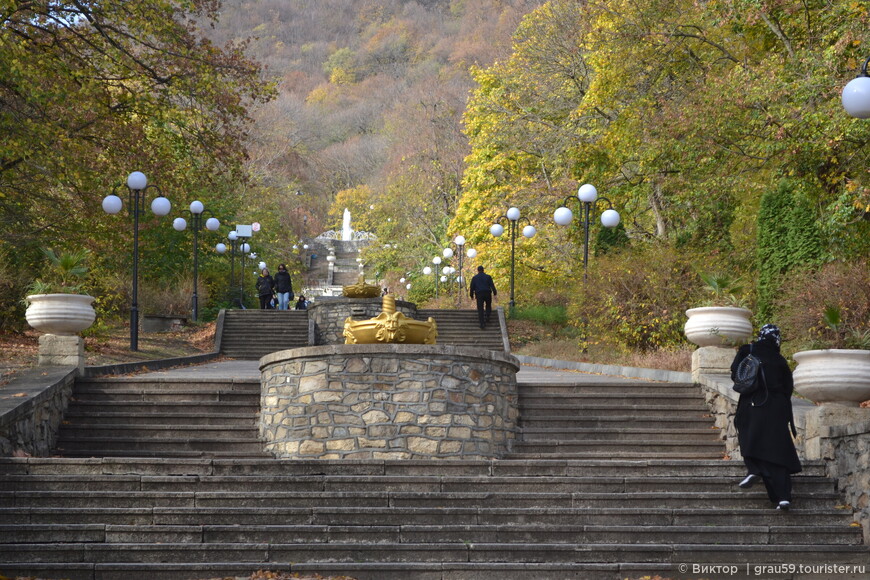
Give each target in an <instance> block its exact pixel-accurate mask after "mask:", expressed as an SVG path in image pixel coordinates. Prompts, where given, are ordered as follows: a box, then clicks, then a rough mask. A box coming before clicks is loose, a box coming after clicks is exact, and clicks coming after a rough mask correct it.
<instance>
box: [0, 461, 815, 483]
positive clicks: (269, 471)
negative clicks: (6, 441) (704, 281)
mask: <svg viewBox="0 0 870 580" xmlns="http://www.w3.org/2000/svg"><path fill="white" fill-rule="evenodd" d="M802 467H803V471H802V472H801V473H800V474H798V475H796V476H795V480H796V481H800V480H801V479H802V478H804V477H810V476H811V477H824V475H825V466H824V463H823V462H821V461H804V462H803V464H802ZM0 474H2V475H7V474H8V475H80V474H87V475H141V476H152V475H200V476H209V475H215V476H239V475H254V476H280V477H286V476H298V475H330V474H331V475H343V476H347V475H369V476H373V475H385V476H399V475H405V476H423V475H434V476H439V477H447V476H489V475H491V476H495V477H508V476H519V477H528V476H533V475H534V476H556V477H560V476H562V477H574V476H581V477H617V476H621V477H669V478H683V477H725V478H733V479H734V480H735V481H739V480H741V479H743V477H744V476H745V475H746V468H745V467H744V465H743V462H742V461H723V460H721V459H716V460H697V461H696V460H680V459H669V460H668V459H640V460H615V459H613V460H610V459H609V460H601V459H593V460H567V459H562V458H556V459H554V458H548V459H541V460H510V459H498V460H492V461H459V460H455V461H454V460H451V461H428V460H335V461H331V460H293V461H276V460H275V459H271V458H270V459H262V458H260V459H257V458H242V459H184V460H179V459H169V458H158V459H142V458H126V459H123V458H122V459H116V458H105V459H103V458H93V459H71V458H63V457H27V458H24V457H0Z"/></svg>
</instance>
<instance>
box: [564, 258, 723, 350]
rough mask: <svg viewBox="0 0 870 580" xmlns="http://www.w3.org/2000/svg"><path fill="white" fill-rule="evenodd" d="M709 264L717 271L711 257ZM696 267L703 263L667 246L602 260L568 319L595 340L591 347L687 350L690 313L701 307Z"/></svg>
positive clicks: (592, 268)
mask: <svg viewBox="0 0 870 580" xmlns="http://www.w3.org/2000/svg"><path fill="white" fill-rule="evenodd" d="M704 260H705V262H706V263H705V265H706V266H714V265H715V264H710V259H709V257H705V258H704ZM695 263H701V259H695V256H694V255H692V254H690V253H681V252H679V251H677V250H675V249H674V248H672V247H670V246H667V245H663V244H656V245H652V244H651V245H647V246H641V247H639V248H636V249H634V250H633V251H631V252H621V253H618V254H613V255H607V256H600V257H596V259H595V261H594V263H592V264H590V272H589V279H588V282H587V283H586V285H585V287H582V286H581V287H580V288H579V289H578V290H577V292H575V293H574V294H573V296H575V297H576V301H575V302H574V303H572V304H571V306H569V309H568V313H569V315H570V316H571V318H572V319H573V323H574V324H577V325H579V326H581V327H585V331H586V332H585V334H586V335H587V336H589V337H593V338H592V339H588V340H589V341H590V345H591V344H592V343H607V344H611V345H618V346H620V347H622V348H625V349H635V350H640V351H649V350H658V349H662V348H673V347H678V346H680V345H683V344H685V339H684V337H683V326H684V325H685V314H684V313H685V310H686V309H687V308H690V307H692V306H694V305H697V304H698V303H699V302H700V296H701V284H700V283H699V281H698V276H697V274H696V270H697V268H695V267H694V265H693V264H695ZM587 346H589V345H587Z"/></svg>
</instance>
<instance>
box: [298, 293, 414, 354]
mask: <svg viewBox="0 0 870 580" xmlns="http://www.w3.org/2000/svg"><path fill="white" fill-rule="evenodd" d="M382 311H383V300H382V299H381V298H331V299H329V300H322V301H317V302H315V303H314V304H313V305H312V306H311V308H309V309H308V318H309V320H311V321H312V322H313V323H314V341H315V342H314V344H315V345H325V344H344V321H345V320H346V319H347V318H353V319H354V320H368V319H369V318H375V317H376V316H377V315H378V314H380V313H381V312H382ZM396 311H397V312H401V313H402V314H404V315H405V316H407V317H408V318H416V317H417V306H416V305H414V304H413V303H411V302H405V301H403V300H396Z"/></svg>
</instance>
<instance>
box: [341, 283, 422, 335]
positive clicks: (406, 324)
mask: <svg viewBox="0 0 870 580" xmlns="http://www.w3.org/2000/svg"><path fill="white" fill-rule="evenodd" d="M344 337H345V340H344V344H376V343H401V344H435V339H436V338H437V337H438V326H437V325H436V324H435V319H434V318H429V320H427V321H426V322H423V321H421V320H414V319H413V318H408V317H407V316H405V315H404V314H402V313H401V312H396V300H395V298H393V297H392V296H391V295H389V294H385V295H384V300H383V311H382V312H381V313H380V314H378V315H377V316H376V317H375V318H369V319H368V320H354V319H353V318H350V317H348V318H346V319H345V321H344Z"/></svg>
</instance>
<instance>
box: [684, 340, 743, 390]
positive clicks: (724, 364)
mask: <svg viewBox="0 0 870 580" xmlns="http://www.w3.org/2000/svg"><path fill="white" fill-rule="evenodd" d="M734 354H735V350H734V349H733V348H724V347H721V346H702V347H700V348H698V350H696V351H695V352H693V353H692V380H693V381H695V382H696V383H700V382H701V375H721V374H726V375H730V374H731V363H732V361H734Z"/></svg>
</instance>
